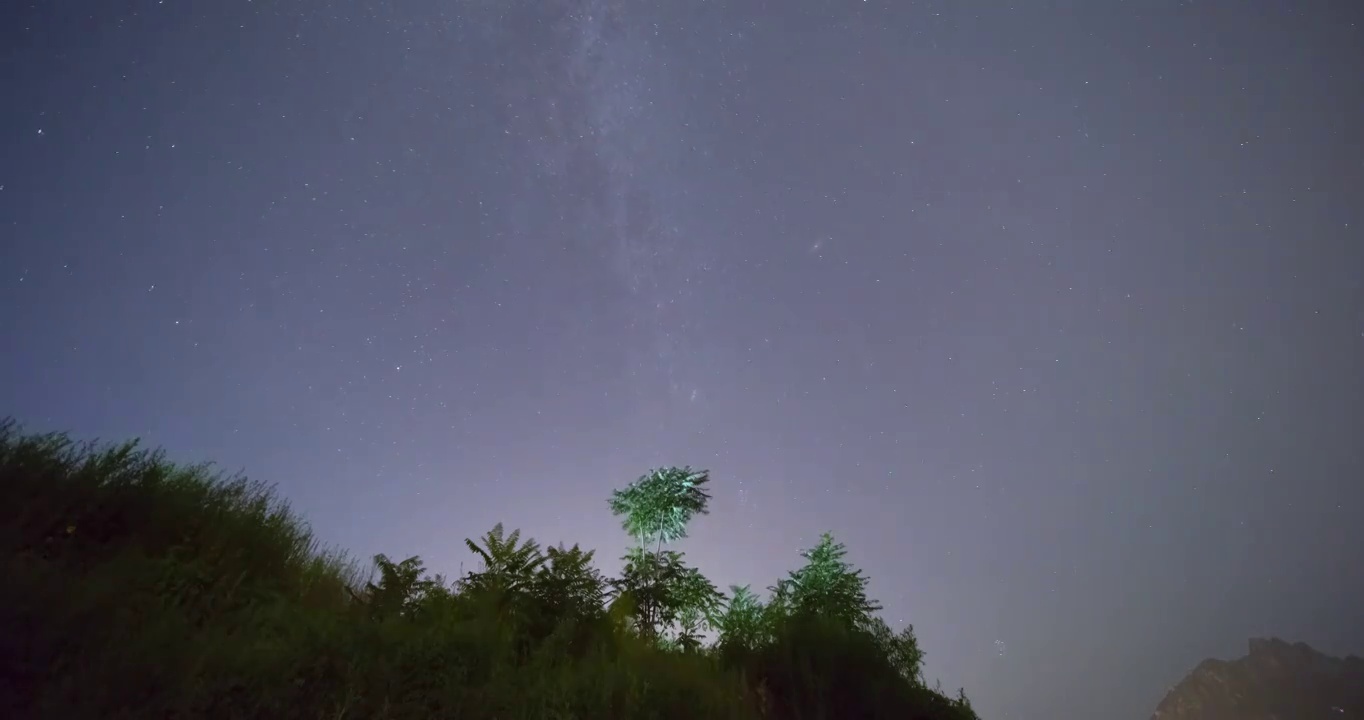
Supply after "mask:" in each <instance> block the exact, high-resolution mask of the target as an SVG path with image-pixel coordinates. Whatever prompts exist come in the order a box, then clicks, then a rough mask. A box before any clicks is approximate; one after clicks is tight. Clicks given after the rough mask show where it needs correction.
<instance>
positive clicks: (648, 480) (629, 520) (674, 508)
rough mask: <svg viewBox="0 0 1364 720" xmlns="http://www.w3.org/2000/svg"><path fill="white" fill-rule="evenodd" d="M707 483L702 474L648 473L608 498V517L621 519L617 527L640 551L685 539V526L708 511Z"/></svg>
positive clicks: (685, 470) (679, 471)
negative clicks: (620, 527) (619, 517)
mask: <svg viewBox="0 0 1364 720" xmlns="http://www.w3.org/2000/svg"><path fill="white" fill-rule="evenodd" d="M709 481H710V475H709V473H708V472H707V471H705V470H692V469H691V468H690V467H682V468H676V467H669V468H660V469H658V470H651V471H650V472H648V473H647V474H645V475H643V476H641V477H640V478H639V479H638V480H636V481H635V482H632V483H630V484H629V485H627V486H626V487H625V488H624V489H623V490H616V491H614V492H613V493H612V494H611V499H610V500H609V501H608V504H609V505H610V507H611V513H612V514H614V515H617V516H621V518H622V520H621V526H622V527H623V528H624V529H625V532H627V533H629V535H630V537H632V538H635V540H636V541H637V542H638V543H639V544H640V546H641V547H648V546H654V545H657V546H658V548H659V549H660V550H661V548H662V546H663V545H664V544H666V543H670V542H673V541H675V540H679V539H681V538H684V537H686V536H687V523H689V522H691V519H692V518H693V517H695V516H696V515H704V514H706V513H707V512H709V510H708V509H707V505H708V504H709V502H710V495H709V494H707V493H706V491H705V490H704V489H703V488H702V486H703V485H705V484H706V483H707V482H709Z"/></svg>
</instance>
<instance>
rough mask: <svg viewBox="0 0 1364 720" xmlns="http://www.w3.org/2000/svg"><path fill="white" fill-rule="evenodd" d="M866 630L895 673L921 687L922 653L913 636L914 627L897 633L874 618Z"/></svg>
mask: <svg viewBox="0 0 1364 720" xmlns="http://www.w3.org/2000/svg"><path fill="white" fill-rule="evenodd" d="M868 630H869V631H870V632H871V635H872V637H873V638H875V639H876V644H877V645H878V646H880V648H881V652H882V653H884V654H885V656H886V660H887V661H889V662H890V664H891V666H892V667H894V668H895V670H896V672H898V673H899V674H900V676H901V677H903V678H904V679H906V680H908V681H910V682H912V683H914V684H915V685H918V686H921V687H922V686H923V685H924V675H923V666H924V651H923V649H921V648H920V647H919V638H918V637H916V636H915V635H914V626H913V625H906V626H905V627H904V628H903V629H901V630H900V632H898V633H897V632H894V631H892V630H891V629H890V626H889V625H887V624H886V621H885V620H882V619H881V618H879V617H876V618H873V619H872V622H871V626H870V627H869V628H868Z"/></svg>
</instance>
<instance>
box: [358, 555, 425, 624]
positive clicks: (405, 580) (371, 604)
mask: <svg viewBox="0 0 1364 720" xmlns="http://www.w3.org/2000/svg"><path fill="white" fill-rule="evenodd" d="M374 565H375V567H376V568H377V569H378V570H379V582H377V583H375V582H373V581H371V582H367V583H365V590H364V594H363V595H359V596H356V598H357V599H358V600H360V601H361V602H362V603H363V604H364V605H366V606H367V607H368V608H369V612H370V615H371V616H372V617H375V618H376V619H377V618H383V617H389V616H393V615H403V614H410V613H411V612H412V610H413V609H414V608H415V607H416V606H417V605H418V604H419V603H420V602H421V601H422V599H423V598H425V597H426V596H427V595H428V594H429V593H430V592H431V591H432V590H434V589H435V588H437V587H439V585H438V584H437V581H435V580H431V579H427V578H424V577H423V574H424V573H425V571H426V568H425V567H424V566H423V565H422V561H421V558H418V557H417V556H415V555H414V556H412V557H410V558H408V559H406V560H404V561H402V562H399V563H395V562H393V561H392V560H389V559H388V556H386V555H384V554H382V553H380V554H379V555H375V556H374Z"/></svg>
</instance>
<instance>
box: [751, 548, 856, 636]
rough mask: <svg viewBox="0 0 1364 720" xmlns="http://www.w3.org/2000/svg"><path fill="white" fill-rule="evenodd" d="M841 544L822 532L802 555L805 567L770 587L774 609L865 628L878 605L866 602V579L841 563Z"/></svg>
mask: <svg viewBox="0 0 1364 720" xmlns="http://www.w3.org/2000/svg"><path fill="white" fill-rule="evenodd" d="M847 554H848V551H847V549H846V548H845V547H844V546H843V544H842V543H838V542H834V538H833V536H832V535H830V534H829V533H824V534H823V535H822V536H821V537H820V539H819V544H817V545H815V546H814V547H813V548H810V549H809V550H804V551H802V552H801V554H800V556H801V557H802V558H805V565H804V566H803V567H801V568H800V569H798V570H795V571H793V572H792V573H790V574H789V575H788V576H787V577H786V578H785V579H783V580H781V581H780V582H778V583H777V584H776V586H775V587H772V588H770V590H771V592H772V605H773V607H774V609H776V610H778V611H780V612H785V613H790V614H793V615H802V616H817V617H821V618H825V619H828V620H831V621H834V622H838V623H842V624H843V625H845V626H847V627H850V628H867V627H870V625H871V623H872V618H873V614H874V613H875V612H876V611H877V610H880V609H881V606H880V605H878V604H876V603H875V602H873V601H871V600H869V599H867V578H866V576H864V575H863V574H862V571H861V570H859V569H857V568H855V567H853V566H852V565H851V564H850V563H848V562H847V561H846V560H844V557H845V556H846V555H847Z"/></svg>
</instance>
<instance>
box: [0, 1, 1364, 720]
mask: <svg viewBox="0 0 1364 720" xmlns="http://www.w3.org/2000/svg"><path fill="white" fill-rule="evenodd" d="M1356 4H1357V3H1352V2H1348V1H1344V0H1342V1H1338V2H1329V1H1326V0H1323V1H1322V2H1313V3H1294V2H1287V1H1284V2H1270V1H1268V0H1265V1H1257V2H1250V1H1248V0H1247V1H1241V2H1174V1H1168V0H1144V1H1142V2H1118V1H1117V0H1070V1H1065V0H1018V1H1016V2H1013V3H1004V2H966V1H958V2H948V1H946V0H942V1H939V2H911V1H909V0H894V1H889V0H875V1H868V2H863V1H861V0H818V1H816V0H781V1H777V0H768V1H766V2H764V1H761V0H753V1H751V2H737V1H736V2H717V1H714V0H710V1H704V2H703V1H701V0H687V1H683V0H670V1H669V2H661V1H653V2H646V1H645V0H391V1H383V0H376V1H374V2H341V1H340V0H331V1H327V0H316V1H311V0H302V1H300V2H283V1H280V0H254V1H248V0H219V1H216V2H189V1H187V0H166V1H165V2H157V1H156V0H128V2H117V3H112V2H89V1H87V2H83V3H80V2H65V3H58V2H48V1H44V2H38V1H36V0H21V1H20V2H15V3H8V4H7V5H6V8H5V10H4V11H3V15H0V98H3V100H2V101H0V104H2V105H3V112H0V186H3V187H2V189H0V337H3V338H5V340H4V341H3V342H4V345H3V351H2V352H0V378H3V379H4V380H3V382H0V415H3V414H12V415H14V416H15V417H16V418H17V419H18V420H20V421H21V422H23V423H24V424H25V426H26V427H27V428H28V429H30V430H69V431H71V432H73V433H75V434H76V435H78V436H80V437H92V436H100V437H104V438H109V439H123V438H128V437H132V436H141V437H143V438H144V439H145V440H146V441H147V442H149V443H151V444H153V445H164V446H166V447H167V448H168V449H169V450H170V452H171V454H172V456H173V457H176V458H181V459H185V460H194V461H198V460H205V459H213V460H216V461H218V462H219V463H220V464H221V465H222V466H223V467H225V468H226V469H228V470H236V469H239V468H240V469H243V470H245V471H246V472H247V473H248V474H249V475H250V476H251V477H253V478H256V479H260V480H264V481H267V482H272V483H277V484H278V486H279V488H280V490H281V492H282V494H284V495H285V496H287V497H288V498H289V499H290V500H291V501H292V503H293V504H294V506H295V507H296V508H297V509H298V510H299V511H300V512H301V513H303V514H304V515H305V516H306V517H307V518H309V519H310V520H311V521H312V522H313V524H314V527H315V528H316V530H317V531H318V533H319V534H320V535H321V536H322V538H324V539H325V540H326V541H328V542H331V543H335V544H337V545H341V546H344V547H347V548H349V549H351V550H352V551H354V552H355V553H356V554H358V555H362V556H368V555H372V554H373V553H376V552H385V553H388V554H390V555H394V556H398V557H405V556H406V555H409V554H420V555H421V556H422V557H423V558H425V559H426V560H427V561H428V564H429V565H430V566H432V567H433V568H434V569H437V570H441V571H444V572H446V573H447V574H451V575H453V574H455V573H456V572H457V571H458V569H459V567H460V563H462V562H466V561H467V560H468V559H469V558H468V556H467V554H466V552H465V551H463V550H462V549H461V547H462V544H461V540H462V539H463V538H464V537H470V536H477V535H479V534H481V533H482V532H484V531H486V530H487V529H488V528H490V527H491V526H492V525H493V524H494V523H495V522H498V521H504V522H505V523H506V524H507V525H508V527H509V528H511V527H520V528H522V529H523V530H524V532H525V533H526V534H529V535H532V536H534V537H536V538H537V539H540V540H541V541H542V542H558V541H559V540H565V541H568V542H570V543H572V542H581V543H583V544H584V545H586V546H588V547H595V548H598V549H599V552H598V556H599V559H600V564H601V566H602V568H603V569H604V570H606V571H607V572H615V571H616V570H617V569H618V567H619V564H618V563H617V561H616V558H617V557H618V556H619V555H620V554H621V552H622V551H623V549H624V546H625V543H626V541H627V538H626V537H624V534H623V533H622V532H621V531H620V530H619V526H618V524H617V522H616V521H615V520H614V519H613V518H612V517H611V515H610V513H609V512H608V510H607V508H606V497H607V496H608V494H609V492H610V490H611V489H612V488H615V487H619V486H621V485H623V484H624V483H626V482H628V481H630V480H632V479H634V478H635V477H636V476H638V475H639V474H640V473H642V472H644V471H645V470H647V469H648V468H650V467H652V466H655V465H660V464H691V465H693V466H699V467H705V468H709V469H710V470H711V471H712V475H713V483H712V484H713V486H714V493H715V499H714V501H713V511H712V513H711V514H710V515H709V516H706V517H702V518H700V519H698V520H697V521H696V522H695V523H694V526H693V532H692V537H691V538H690V539H688V540H686V541H684V543H683V544H682V545H681V549H683V550H685V551H686V552H687V555H688V557H689V558H690V559H691V560H692V561H693V562H695V563H696V564H697V565H699V566H700V567H701V568H702V569H703V570H704V571H705V572H706V573H707V574H708V575H709V576H710V577H711V579H712V580H714V581H715V582H716V583H717V584H719V585H721V586H724V585H728V584H730V583H752V584H753V585H754V586H755V587H758V588H765V587H767V586H768V585H770V584H771V583H772V582H774V581H775V580H776V579H777V578H778V577H779V576H780V575H781V574H783V573H785V572H786V571H787V570H789V569H791V568H793V567H794V566H795V565H796V563H797V562H798V557H797V552H798V550H800V549H801V548H802V547H804V546H808V545H809V544H811V543H812V542H813V540H814V539H815V538H816V537H817V535H818V533H819V532H821V531H824V530H829V531H832V532H834V534H835V535H836V537H838V538H839V539H841V540H843V541H844V542H846V543H847V544H848V546H849V548H850V551H851V558H852V559H853V560H854V562H856V563H857V564H859V565H860V566H861V567H863V568H864V569H865V570H866V571H867V573H868V574H869V575H870V577H871V578H872V591H873V594H874V595H875V596H876V597H877V598H879V599H880V600H881V601H882V602H883V603H884V605H885V607H886V615H887V618H888V619H889V620H890V621H891V622H892V624H896V625H898V624H899V623H901V622H912V623H914V624H915V626H916V628H917V630H918V633H919V637H920V639H921V641H922V643H923V645H924V646H925V648H926V650H927V652H928V668H927V670H928V675H929V677H930V678H941V679H942V682H943V684H944V685H945V686H946V687H948V688H952V689H955V688H956V687H958V686H962V685H964V686H965V687H966V689H967V691H968V693H969V694H970V695H971V696H972V697H973V698H974V699H975V702H976V705H977V707H978V709H979V710H980V711H981V712H982V714H983V715H984V716H985V717H986V718H987V719H988V720H1005V719H1020V720H1041V719H1043V718H1045V719H1048V720H1053V719H1058V718H1059V719H1060V720H1072V719H1073V720H1082V719H1084V718H1092V717H1096V716H1104V717H1113V718H1119V719H1120V720H1121V719H1127V720H1141V719H1142V718H1145V717H1146V716H1147V715H1148V714H1149V713H1150V712H1151V711H1152V710H1153V709H1154V708H1155V705H1156V703H1157V702H1158V701H1159V700H1160V698H1161V696H1162V695H1163V693H1164V692H1165V690H1166V688H1167V687H1168V686H1169V685H1171V684H1172V683H1173V682H1175V681H1176V680H1177V679H1178V678H1180V677H1181V676H1182V675H1183V674H1184V673H1185V672H1187V671H1188V670H1190V669H1192V667H1193V666H1194V665H1195V664H1196V663H1197V662H1198V661H1199V660H1201V659H1202V658H1205V657H1208V656H1213V655H1216V656H1225V657H1231V656H1237V655H1240V654H1243V653H1244V651H1245V642H1246V639H1247V638H1248V637H1250V636H1252V635H1266V634H1275V635H1280V636H1283V637H1285V638H1287V639H1290V640H1295V641H1296V640H1302V641H1306V642H1308V643H1310V644H1312V645H1314V646H1316V647H1318V648H1319V649H1321V650H1323V651H1326V652H1331V653H1335V654H1344V653H1346V652H1360V651H1364V623H1361V619H1360V617H1359V615H1358V608H1360V607H1364V573H1360V572H1358V568H1359V567H1361V566H1364V557H1361V553H1362V552H1364V551H1362V550H1361V549H1364V523H1361V522H1360V518H1361V517H1364V442H1361V441H1359V440H1358V439H1359V438H1360V437H1361V436H1364V233H1361V228H1364V217H1361V215H1364V192H1362V191H1364V131H1361V128H1364V82H1361V80H1360V76H1359V74H1358V70H1357V69H1356V70H1354V71H1352V70H1350V69H1349V68H1350V67H1356V68H1358V67H1360V66H1364V50H1361V48H1364V27H1361V25H1360V24H1359V23H1358V22H1357V21H1356V19H1355V17H1351V14H1352V13H1353V14H1356V15H1358V14H1360V12H1359V9H1357V8H1355V7H1354V5H1356ZM1009 5H1012V8H1009V7H1008V6H1009ZM1351 437H1354V438H1356V440H1355V441H1351V440H1350V438H1351ZM1351 569H1353V572H1352V571H1351Z"/></svg>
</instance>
